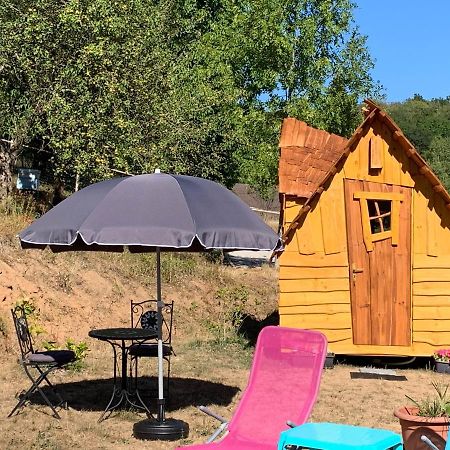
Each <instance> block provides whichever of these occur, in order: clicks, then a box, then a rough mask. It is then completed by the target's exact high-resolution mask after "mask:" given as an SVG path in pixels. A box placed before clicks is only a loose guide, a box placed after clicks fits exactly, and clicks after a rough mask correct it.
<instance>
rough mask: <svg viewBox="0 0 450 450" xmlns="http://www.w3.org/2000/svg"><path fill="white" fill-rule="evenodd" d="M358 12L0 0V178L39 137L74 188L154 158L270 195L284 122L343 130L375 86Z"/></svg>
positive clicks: (268, 5) (274, 3) (296, 5)
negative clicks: (248, 185) (290, 120)
mask: <svg viewBox="0 0 450 450" xmlns="http://www.w3.org/2000/svg"><path fill="white" fill-rule="evenodd" d="M353 7H354V5H353V4H352V3H351V2H350V1H349V0H270V1H269V0H242V1H239V2H236V1H234V0H233V1H232V0H214V1H211V0H198V1H196V2H194V1H192V0H162V1H154V2H148V1H145V0H130V1H126V2H111V1H110V0H68V1H67V2H60V1H58V0H33V1H31V0H14V1H12V2H11V1H10V2H6V0H0V12H1V19H2V20H0V100H1V106H0V108H2V109H1V110H0V135H1V136H2V137H4V141H2V142H3V145H2V148H1V149H0V153H1V155H2V156H0V173H3V174H5V179H8V178H9V177H10V174H8V170H9V169H8V167H7V166H10V165H11V164H12V163H13V161H14V157H15V156H16V155H17V152H18V151H20V149H21V147H22V146H23V144H26V143H29V142H38V143H39V146H42V145H43V146H45V147H46V148H47V149H49V150H50V151H51V152H52V154H53V157H52V159H51V171H52V174H54V176H55V177H56V178H59V179H62V180H66V181H68V182H71V183H73V180H74V179H75V178H77V179H80V180H81V182H82V183H87V182H91V181H95V180H97V179H100V178H104V177H107V176H110V175H111V172H110V168H111V167H112V168H115V169H120V170H124V171H127V172H133V173H140V172H144V171H151V170H153V169H154V168H155V167H157V166H159V167H160V168H161V169H162V170H166V171H175V172H178V173H188V174H191V175H199V176H203V177H208V178H211V179H213V180H216V181H220V182H222V183H224V184H226V185H227V186H231V185H232V184H233V183H234V182H236V181H238V180H241V181H246V182H250V183H251V184H252V185H254V186H256V187H258V189H259V190H260V191H261V192H265V193H267V194H269V193H270V192H271V191H272V190H273V186H274V185H275V184H276V182H277V179H276V176H277V162H278V150H277V139H278V133H279V126H280V124H281V120H282V118H283V117H285V116H286V115H294V116H296V117H299V118H300V119H303V120H305V121H307V122H308V123H309V124H310V125H313V126H317V127H320V128H326V129H327V130H328V131H332V132H337V133H340V134H349V133H350V132H351V131H352V130H353V128H354V125H355V124H356V123H357V122H358V120H359V116H358V108H357V106H358V102H359V100H360V98H361V97H362V96H364V95H367V94H369V93H372V92H374V87H375V88H376V85H375V84H374V82H373V80H372V79H371V77H370V74H369V71H370V68H371V67H372V62H371V59H370V56H369V54H368V52H367V49H366V47H365V39H364V37H362V36H361V35H360V34H359V33H358V30H357V28H356V27H355V26H354V24H353V23H352V9H353ZM2 158H3V159H2ZM1 184H2V180H1V179H0V187H1Z"/></svg>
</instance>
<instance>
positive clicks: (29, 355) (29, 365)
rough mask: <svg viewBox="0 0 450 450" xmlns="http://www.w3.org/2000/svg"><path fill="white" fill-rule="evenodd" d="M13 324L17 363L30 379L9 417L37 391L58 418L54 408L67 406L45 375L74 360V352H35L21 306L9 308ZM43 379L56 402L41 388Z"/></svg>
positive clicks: (58, 416)
mask: <svg viewBox="0 0 450 450" xmlns="http://www.w3.org/2000/svg"><path fill="white" fill-rule="evenodd" d="M11 313H12V317H13V321H14V326H15V328H16V333H17V338H18V340H19V346H20V352H21V357H20V358H19V363H20V364H21V366H22V367H23V369H24V371H25V373H26V375H27V376H28V378H29V379H30V380H31V383H32V384H31V386H30V388H29V389H28V390H27V391H26V392H25V393H23V394H20V396H19V402H18V403H17V405H16V406H15V407H14V409H13V410H12V411H11V412H10V413H9V415H8V417H11V416H12V415H13V414H14V413H15V412H16V411H17V410H19V408H22V407H23V406H24V405H25V402H26V401H27V400H29V399H30V397H31V395H32V394H33V393H34V392H36V391H37V392H39V394H40V395H41V397H42V398H43V400H44V401H45V403H46V404H47V405H48V406H49V407H50V408H51V410H52V411H53V416H54V417H56V418H57V419H60V418H61V417H60V415H59V414H58V411H57V410H56V408H58V407H59V406H61V405H62V406H63V407H65V408H67V403H66V402H65V401H64V400H63V398H62V397H61V395H60V394H59V393H58V391H57V390H56V388H55V386H53V384H52V383H50V381H49V380H48V378H47V376H48V375H49V374H50V373H51V372H53V371H54V370H57V369H61V368H62V367H64V366H65V365H66V364H68V363H70V362H73V361H75V353H74V352H72V351H71V350H49V351H41V352H36V351H35V350H34V349H33V340H32V338H31V334H30V329H29V327H28V321H27V317H26V314H25V309H24V308H23V307H22V306H16V307H15V308H14V309H12V310H11ZM43 381H45V382H46V383H47V385H48V386H49V387H50V388H51V390H52V391H53V393H54V394H55V396H56V397H57V398H58V402H59V403H57V404H56V405H54V404H53V403H52V402H51V401H50V400H49V398H48V397H47V395H46V394H45V392H44V391H43V390H42V389H41V387H40V384H41V383H42V382H43Z"/></svg>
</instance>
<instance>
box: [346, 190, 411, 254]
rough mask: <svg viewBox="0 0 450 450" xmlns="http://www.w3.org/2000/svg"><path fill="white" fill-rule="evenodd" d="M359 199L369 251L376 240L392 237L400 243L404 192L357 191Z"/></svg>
mask: <svg viewBox="0 0 450 450" xmlns="http://www.w3.org/2000/svg"><path fill="white" fill-rule="evenodd" d="M354 199H355V200H359V203H360V207H361V221H362V230H363V236H364V244H365V245H366V249H367V251H368V252H371V251H372V250H373V245H374V242H377V241H382V240H384V239H391V243H392V245H397V244H398V233H399V223H400V203H401V202H402V201H403V194H401V193H399V192H365V191H363V192H355V193H354Z"/></svg>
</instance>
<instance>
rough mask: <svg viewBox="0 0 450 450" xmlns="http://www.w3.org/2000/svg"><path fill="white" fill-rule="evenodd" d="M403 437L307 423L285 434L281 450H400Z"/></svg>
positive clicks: (338, 425) (354, 428)
mask: <svg viewBox="0 0 450 450" xmlns="http://www.w3.org/2000/svg"><path fill="white" fill-rule="evenodd" d="M401 448H402V438H401V436H400V435H398V434H396V433H394V432H392V431H389V430H381V429H375V428H366V427H355V426H352V425H341V424H337V423H305V424H303V425H300V426H298V427H295V428H292V429H290V430H286V431H283V432H282V433H281V436H280V440H279V441H278V450H302V449H314V450H337V449H339V450H354V449H365V450H388V449H389V450H395V449H398V450H400V449H401Z"/></svg>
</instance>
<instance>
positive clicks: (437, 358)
mask: <svg viewBox="0 0 450 450" xmlns="http://www.w3.org/2000/svg"><path fill="white" fill-rule="evenodd" d="M433 359H434V367H435V369H436V372H439V373H450V349H448V348H442V349H440V350H437V351H436V352H434V353H433Z"/></svg>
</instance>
